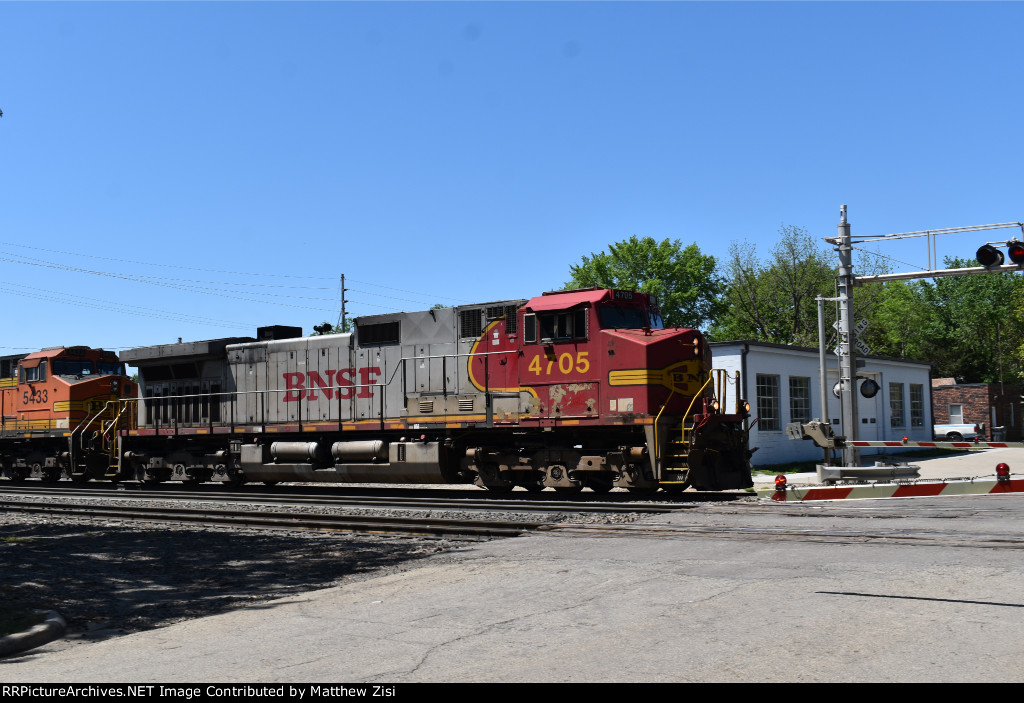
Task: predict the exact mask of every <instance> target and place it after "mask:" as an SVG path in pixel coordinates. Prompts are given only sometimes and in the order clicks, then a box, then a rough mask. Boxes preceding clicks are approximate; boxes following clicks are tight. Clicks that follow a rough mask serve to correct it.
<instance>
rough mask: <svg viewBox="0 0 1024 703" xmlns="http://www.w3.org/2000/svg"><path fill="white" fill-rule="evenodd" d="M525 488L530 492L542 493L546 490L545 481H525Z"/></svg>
mask: <svg viewBox="0 0 1024 703" xmlns="http://www.w3.org/2000/svg"><path fill="white" fill-rule="evenodd" d="M523 488H525V489H526V490H527V491H528V492H530V493H540V492H541V491H543V490H544V488H545V486H544V484H543V483H524V484H523Z"/></svg>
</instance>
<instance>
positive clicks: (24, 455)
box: [0, 289, 752, 492]
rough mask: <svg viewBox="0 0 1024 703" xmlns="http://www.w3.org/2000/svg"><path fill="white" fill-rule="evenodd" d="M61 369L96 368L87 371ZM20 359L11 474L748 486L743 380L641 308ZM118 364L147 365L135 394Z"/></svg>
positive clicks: (510, 314)
mask: <svg viewBox="0 0 1024 703" xmlns="http://www.w3.org/2000/svg"><path fill="white" fill-rule="evenodd" d="M47 355H49V356H47ZM58 359H68V360H70V359H77V360H80V361H81V360H85V359H91V361H89V362H87V365H88V371H86V369H85V368H84V367H83V368H81V369H76V368H74V367H65V366H60V367H58V364H57V360H58ZM47 360H48V361H47ZM8 361H9V364H10V365H11V366H16V370H14V371H13V373H12V374H11V377H10V378H9V379H7V381H6V383H8V387H4V396H3V398H4V403H5V405H4V413H3V427H2V442H3V444H2V447H0V457H2V462H3V463H2V471H3V474H4V475H6V476H8V477H11V478H24V477H28V476H33V477H40V478H49V479H54V478H59V477H61V476H70V477H72V478H76V479H90V478H95V479H100V478H108V479H114V480H141V481H146V482H159V481H169V480H173V481H183V482H188V483H199V482H204V481H219V482H225V483H228V484H235V485H237V484H240V483H243V482H247V481H250V482H256V481H259V482H264V483H275V482H279V481H303V482H307V481H323V482H331V483H351V482H356V483H359V482H362V483H475V484H477V485H479V486H482V487H485V488H487V489H490V490H493V491H507V490H511V489H512V488H513V487H515V486H522V487H524V488H526V489H528V490H531V491H539V490H543V489H544V488H546V487H551V488H554V489H556V490H558V491H564V492H575V491H579V490H581V489H582V488H584V487H589V488H591V489H592V490H594V491H598V492H603V491H607V490H610V489H611V488H613V487H623V488H627V489H630V490H633V491H637V492H651V491H654V490H657V489H658V488H662V489H664V490H666V491H669V492H674V491H681V490H683V489H685V488H686V487H687V486H689V485H693V486H694V487H696V488H698V489H703V490H722V489H736V488H745V487H749V486H751V485H752V481H751V476H750V463H749V457H750V452H749V451H748V442H747V437H748V414H747V404H746V403H745V402H744V401H743V400H742V399H740V398H739V397H738V395H737V396H736V397H735V399H734V408H735V410H734V412H732V413H726V412H725V408H724V406H725V403H726V398H724V397H723V396H724V395H725V388H726V387H727V385H729V384H728V383H727V381H731V380H732V379H726V378H725V377H724V375H723V374H722V373H720V372H715V371H713V370H712V368H711V353H710V348H709V346H708V344H707V341H706V340H705V339H704V337H703V336H702V335H701V334H700V332H698V331H696V330H691V329H666V328H664V327H663V325H662V324H661V318H660V315H659V313H658V310H657V307H656V305H655V304H654V301H653V300H652V298H651V297H650V296H648V295H646V294H643V293H633V292H629V291H619V290H597V289H594V290H575V291H563V292H555V293H546V294H544V295H541V296H539V297H536V298H532V299H530V300H510V301H503V302H495V303H486V304H481V305H466V306H462V307H456V308H443V309H434V310H427V311H424V312H414V313H394V314H387V315H374V316H368V317H360V318H356V319H355V325H354V331H353V332H351V333H345V334H336V335H324V336H314V337H303V336H302V333H301V329H299V328H292V327H282V326H276V327H264V328H260V330H259V331H258V334H257V338H256V339H252V338H232V339H216V340H208V341H201V342H189V343H180V342H179V343H178V344H167V345H159V346H152V347H145V348H140V349H132V350H129V351H126V352H123V353H122V354H121V358H120V360H119V361H118V360H117V359H114V358H111V357H110V355H109V353H105V352H101V351H93V350H81V349H79V350H75V349H61V350H52V351H49V352H40V353H39V354H31V355H28V356H26V357H24V358H22V359H10V358H9V359H8ZM120 362H127V363H129V364H131V365H133V366H135V367H137V368H138V372H139V383H138V386H139V387H138V394H137V395H136V389H135V388H134V387H133V384H132V382H131V380H130V379H128V378H126V377H125V376H124V375H123V370H122V368H121V367H120ZM47 363H48V368H44V369H43V370H42V371H39V370H38V369H40V367H41V366H42V365H44V364H47ZM33 369H37V371H35V372H33ZM76 371H78V372H79V373H75V372H76ZM44 379H48V380H44ZM736 380H737V383H736V384H735V388H737V389H738V388H739V387H740V384H739V383H738V379H736ZM48 391H49V395H46V394H47V392H48ZM40 392H42V393H43V394H44V395H43V396H39V395H38V394H39V393H40ZM33 413H35V414H33ZM33 422H35V423H36V424H34V425H33V424H32V423H33ZM44 422H45V424H39V423H44ZM61 423H63V424H61Z"/></svg>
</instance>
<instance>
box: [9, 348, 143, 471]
mask: <svg viewBox="0 0 1024 703" xmlns="http://www.w3.org/2000/svg"><path fill="white" fill-rule="evenodd" d="M137 390H138V389H137V386H136V384H135V383H134V382H132V380H131V379H129V378H127V377H126V376H125V374H124V365H123V364H122V363H121V362H120V361H119V360H118V358H117V355H116V354H114V352H108V351H104V350H102V349H90V348H88V347H51V348H48V349H44V350H42V351H38V352H33V353H31V354H27V355H14V356H5V357H2V358H0V475H3V476H5V477H7V478H11V479H15V480H20V479H24V478H41V479H43V480H49V481H55V480H58V479H60V478H62V477H69V478H77V479H83V480H87V479H88V478H90V477H95V476H96V474H97V473H98V472H103V473H105V470H104V469H105V467H106V466H108V465H109V463H110V462H109V458H108V452H110V451H114V446H115V443H114V442H113V441H112V440H113V437H112V433H109V432H108V434H107V436H105V435H104V432H105V430H107V429H108V428H109V426H110V422H111V421H112V420H114V419H115V416H116V413H117V412H118V409H119V405H120V404H119V403H118V402H117V401H119V400H120V399H121V398H134V397H135V395H136V392H137Z"/></svg>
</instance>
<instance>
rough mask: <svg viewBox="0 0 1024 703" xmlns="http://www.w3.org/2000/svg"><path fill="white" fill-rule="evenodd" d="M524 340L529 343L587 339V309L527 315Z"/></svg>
mask: <svg viewBox="0 0 1024 703" xmlns="http://www.w3.org/2000/svg"><path fill="white" fill-rule="evenodd" d="M523 327H524V331H523V339H524V341H525V342H527V343H535V342H538V341H540V342H564V341H570V340H579V339H586V338H587V308H576V309H575V310H561V311H558V312H542V313H539V314H534V313H526V314H525V315H524V316H523Z"/></svg>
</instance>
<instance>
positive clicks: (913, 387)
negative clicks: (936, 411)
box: [910, 383, 924, 427]
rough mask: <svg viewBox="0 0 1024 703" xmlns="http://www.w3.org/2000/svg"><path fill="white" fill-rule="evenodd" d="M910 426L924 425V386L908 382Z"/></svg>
mask: <svg viewBox="0 0 1024 703" xmlns="http://www.w3.org/2000/svg"><path fill="white" fill-rule="evenodd" d="M910 426H911V427H924V386H923V385H922V384H920V383H911V384H910Z"/></svg>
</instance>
